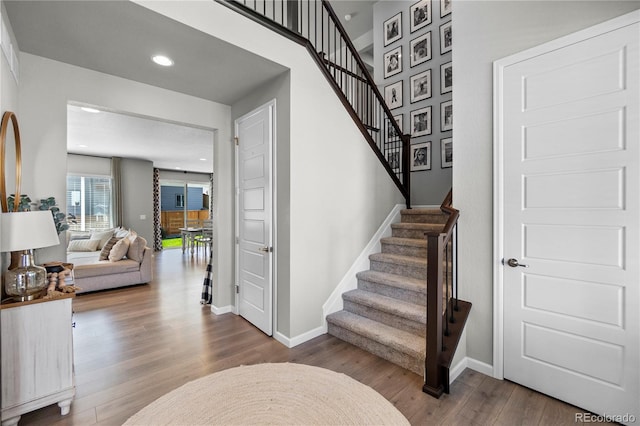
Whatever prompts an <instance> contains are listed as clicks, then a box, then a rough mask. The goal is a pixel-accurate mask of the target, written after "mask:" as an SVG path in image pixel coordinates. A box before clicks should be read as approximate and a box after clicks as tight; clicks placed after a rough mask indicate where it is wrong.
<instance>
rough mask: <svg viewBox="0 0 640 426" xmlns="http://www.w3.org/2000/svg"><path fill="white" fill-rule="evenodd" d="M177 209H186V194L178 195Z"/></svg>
mask: <svg viewBox="0 0 640 426" xmlns="http://www.w3.org/2000/svg"><path fill="white" fill-rule="evenodd" d="M176 207H184V194H176Z"/></svg>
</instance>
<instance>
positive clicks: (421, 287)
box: [356, 270, 427, 295]
mask: <svg viewBox="0 0 640 426" xmlns="http://www.w3.org/2000/svg"><path fill="white" fill-rule="evenodd" d="M356 277H357V278H358V279H362V280H365V281H369V282H373V283H377V284H383V285H387V286H390V287H396V288H400V289H403V290H411V291H415V292H418V293H422V294H425V295H426V294H427V282H426V281H425V280H419V279H417V278H409V277H403V276H401V275H395V274H387V273H386V272H379V271H372V270H368V271H362V272H358V273H357V274H356Z"/></svg>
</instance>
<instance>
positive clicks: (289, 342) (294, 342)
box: [273, 326, 327, 348]
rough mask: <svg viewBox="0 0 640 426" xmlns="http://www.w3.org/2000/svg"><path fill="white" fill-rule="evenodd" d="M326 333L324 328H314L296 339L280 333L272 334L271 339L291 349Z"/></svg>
mask: <svg viewBox="0 0 640 426" xmlns="http://www.w3.org/2000/svg"><path fill="white" fill-rule="evenodd" d="M326 333H327V328H326V327H325V326H323V327H318V328H314V329H313V330H310V331H307V332H306V333H303V334H300V335H298V336H296V337H292V338H289V337H287V336H285V335H283V334H282V333H279V332H277V331H276V332H275V333H273V338H274V339H276V340H277V341H278V342H280V343H282V344H283V345H285V346H286V347H288V348H293V347H294V346H298V345H299V344H302V343H304V342H306V341H309V340H311V339H315V338H316V337H318V336H322V335H323V334H326Z"/></svg>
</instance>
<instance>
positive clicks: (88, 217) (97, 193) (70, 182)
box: [67, 175, 113, 231]
mask: <svg viewBox="0 0 640 426" xmlns="http://www.w3.org/2000/svg"><path fill="white" fill-rule="evenodd" d="M67 213H68V214H69V215H70V216H71V215H72V216H74V217H75V220H70V221H68V222H69V229H71V230H73V231H89V230H96V229H97V230H100V229H110V228H112V227H113V215H112V208H111V178H110V177H104V176H77V175H68V176H67ZM74 221H75V222H76V223H73V222H74Z"/></svg>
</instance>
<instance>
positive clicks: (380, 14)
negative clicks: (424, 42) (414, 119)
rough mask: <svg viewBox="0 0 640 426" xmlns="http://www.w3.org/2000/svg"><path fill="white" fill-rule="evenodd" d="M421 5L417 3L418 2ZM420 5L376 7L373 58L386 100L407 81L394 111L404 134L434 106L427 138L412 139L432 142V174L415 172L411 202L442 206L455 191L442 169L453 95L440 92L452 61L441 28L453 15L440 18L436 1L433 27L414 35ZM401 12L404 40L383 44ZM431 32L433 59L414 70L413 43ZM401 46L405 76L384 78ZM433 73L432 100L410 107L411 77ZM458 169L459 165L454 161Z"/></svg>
mask: <svg viewBox="0 0 640 426" xmlns="http://www.w3.org/2000/svg"><path fill="white" fill-rule="evenodd" d="M416 1H417V0H416ZM416 1H401V0H389V1H379V2H377V3H375V4H374V5H373V46H374V48H373V58H374V61H375V77H374V78H375V81H376V84H377V85H378V88H379V90H380V93H382V94H383V96H384V88H385V86H388V85H389V84H392V83H395V82H397V81H400V80H402V81H403V105H402V107H399V108H395V109H393V110H391V113H392V114H393V115H394V116H396V115H399V114H402V116H403V129H402V130H403V132H404V133H405V134H410V133H411V128H412V126H411V119H410V117H411V111H414V110H417V109H420V108H423V107H427V106H431V121H432V123H431V129H432V132H431V134H430V135H427V136H417V137H412V138H411V143H412V144H417V143H422V142H427V141H431V170H424V171H415V172H411V199H412V204H414V205H440V203H442V200H443V199H444V197H445V195H447V193H448V192H449V189H451V176H452V169H451V168H450V167H449V168H442V165H441V156H440V140H441V139H443V138H449V137H451V135H452V131H445V132H442V131H441V128H440V104H441V103H442V102H445V101H449V100H451V92H449V93H446V94H444V95H443V94H441V92H440V65H442V64H445V63H447V62H450V61H451V51H449V52H447V53H445V54H443V55H441V54H440V25H442V24H444V23H446V22H449V21H451V17H452V16H453V13H450V14H449V15H447V16H445V17H443V18H440V1H439V0H432V2H431V3H432V6H431V24H428V25H427V26H425V27H422V28H420V29H419V30H417V31H415V32H413V33H411V32H410V18H411V16H410V7H411V5H413V4H414V3H416ZM398 12H402V38H401V39H400V40H398V41H395V42H393V43H391V44H389V45H387V46H384V43H383V25H384V21H386V20H388V19H389V18H391V17H392V16H395V15H396V14H397V13H398ZM427 32H431V59H430V60H428V61H426V62H423V63H421V64H418V65H416V66H414V67H413V68H411V67H410V55H411V51H410V47H411V40H414V39H415V38H417V37H420V36H422V35H424V34H425V33H427ZM398 46H402V52H401V53H402V72H400V73H399V74H395V75H392V76H390V77H388V78H386V79H385V78H384V72H383V71H384V54H385V53H386V52H389V51H390V50H392V49H395V48H396V47H398ZM428 69H430V70H431V98H428V99H424V100H421V101H418V102H415V103H413V104H412V103H410V99H411V96H410V93H411V92H410V90H411V88H410V81H411V80H410V79H411V76H413V75H416V74H418V73H421V72H423V71H426V70H428ZM454 167H455V161H454Z"/></svg>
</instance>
